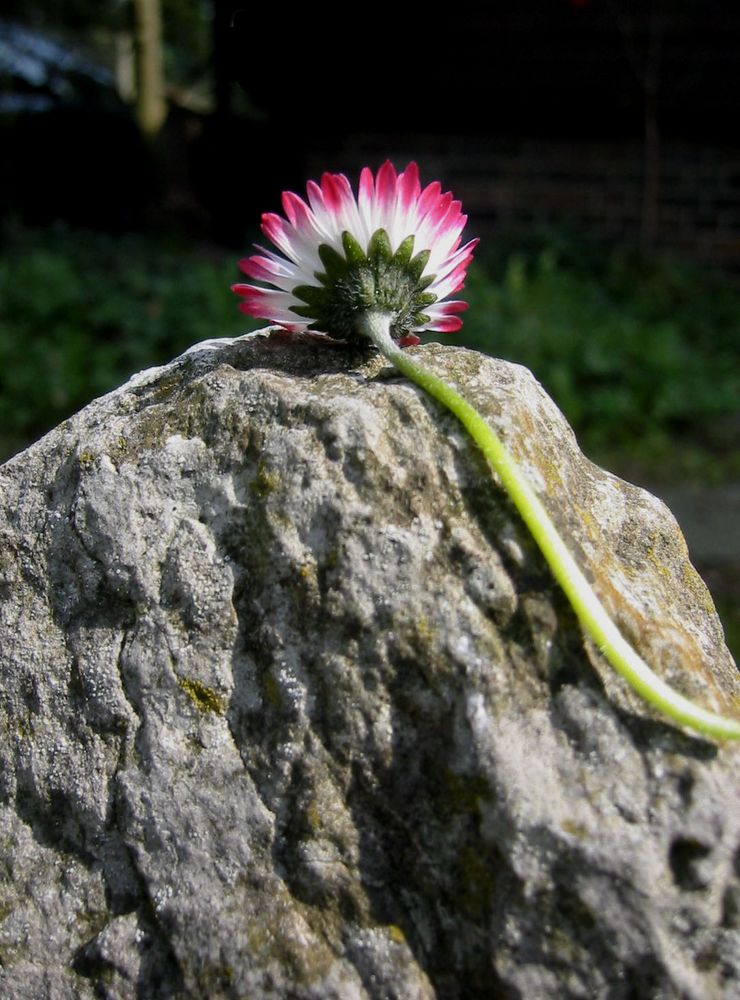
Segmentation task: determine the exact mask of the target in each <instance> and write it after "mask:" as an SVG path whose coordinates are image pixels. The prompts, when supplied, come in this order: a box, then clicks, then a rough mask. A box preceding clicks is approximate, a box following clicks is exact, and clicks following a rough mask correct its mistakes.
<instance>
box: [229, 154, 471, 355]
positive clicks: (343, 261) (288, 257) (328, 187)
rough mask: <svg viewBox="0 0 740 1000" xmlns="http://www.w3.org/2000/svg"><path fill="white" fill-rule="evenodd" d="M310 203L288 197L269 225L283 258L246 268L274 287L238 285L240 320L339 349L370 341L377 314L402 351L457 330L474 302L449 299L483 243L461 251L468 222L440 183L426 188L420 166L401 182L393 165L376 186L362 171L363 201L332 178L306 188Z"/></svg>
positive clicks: (265, 258) (245, 263) (258, 258)
mask: <svg viewBox="0 0 740 1000" xmlns="http://www.w3.org/2000/svg"><path fill="white" fill-rule="evenodd" d="M307 198H308V200H307V202H306V201H304V200H303V199H302V198H299V197H298V195H296V194H293V193H292V192H291V191H285V192H284V193H283V198H282V203H283V211H284V213H285V217H282V216H280V215H276V214H274V213H271V212H268V213H265V215H263V216H262V232H263V233H264V234H265V236H266V237H267V238H268V239H269V240H270V241H271V242H272V243H273V244H274V245H275V246H276V247H277V249H278V250H279V251H280V253H279V254H278V253H274V252H273V251H272V250H265V249H262V248H261V247H258V248H257V249H259V250H260V251H261V252H260V253H259V254H255V255H254V256H252V257H247V258H246V259H245V260H242V261H240V264H239V266H240V267H241V269H242V271H244V273H245V274H246V275H248V277H250V278H253V279H255V280H257V281H260V282H264V283H265V284H267V285H268V286H272V287H267V288H265V287H261V286H259V285H245V284H238V285H233V286H232V290H233V291H234V292H236V293H237V294H238V295H241V296H243V301H242V302H241V303H240V308H241V309H242V311H243V312H245V313H247V314H248V315H250V316H257V317H261V318H263V319H268V320H271V321H272V322H273V323H277V324H279V325H280V326H283V327H285V328H286V329H288V330H292V331H299V330H305V329H311V330H320V331H321V332H323V333H326V334H328V335H329V336H331V337H336V338H338V339H340V340H354V339H357V338H362V337H365V336H367V334H366V332H365V331H364V330H363V318H364V317H365V316H366V315H367V314H368V313H375V314H379V313H380V314H384V315H385V316H387V317H388V318H389V322H390V334H391V337H392V338H393V340H395V341H396V342H397V343H400V344H401V345H403V346H405V345H408V344H418V343H419V338H418V336H417V334H418V333H420V332H421V331H422V330H435V331H437V332H439V333H453V332H454V331H456V330H459V329H460V327H461V326H462V320H461V319H460V317H459V316H458V315H457V314H458V313H460V312H462V311H463V310H465V309H466V308H467V303H465V302H462V301H460V300H458V299H452V300H450V299H448V296H450V295H454V294H455V293H456V292H459V291H460V289H461V288H462V287H463V284H464V281H465V272H466V270H467V267H468V264H469V263H470V259H471V257H472V253H473V248H474V247H475V246H476V244H477V243H478V240H470V242H468V243H466V244H465V245H464V246H461V243H462V239H461V234H462V231H463V228H464V226H465V223H466V222H467V216H466V215H463V214H462V212H461V205H460V202H459V201H455V200H454V199H453V197H452V195H451V194H450V193H449V192H447V193H442V187H441V185H440V183H439V181H434V182H433V183H431V184H429V185H427V187H425V188H423V189H422V187H421V184H420V183H419V169H418V167H417V165H416V164H415V163H409V165H408V166H407V167H406V169H405V170H403V171H402V172H401V173H400V174H396V171H395V169H394V168H393V165H392V164H391V163H390V162H388V161H386V163H384V164H383V166H382V167H381V168H380V170H379V171H378V173H377V177H373V173H372V171H371V170H370V169H369V168H368V167H365V168H364V169H363V171H362V173H361V174H360V183H359V191H358V194H357V196H355V194H354V192H353V190H352V187H351V185H350V183H349V181H348V180H347V178H346V177H345V176H344V174H329V173H326V174H324V175H323V177H322V178H321V183H320V184H317V183H316V182H315V181H309V182H308V184H307Z"/></svg>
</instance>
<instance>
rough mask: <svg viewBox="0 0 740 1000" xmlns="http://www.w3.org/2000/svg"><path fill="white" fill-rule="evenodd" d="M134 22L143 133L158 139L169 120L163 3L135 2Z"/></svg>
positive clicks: (151, 0)
mask: <svg viewBox="0 0 740 1000" xmlns="http://www.w3.org/2000/svg"><path fill="white" fill-rule="evenodd" d="M134 21H135V30H136V116H137V118H138V121H139V126H140V128H141V130H142V132H143V133H144V134H145V135H148V136H154V135H156V134H157V132H159V130H160V128H161V127H162V125H163V123H164V120H165V117H166V116H167V102H166V100H165V95H164V61H163V53H162V13H161V10H160V0H134Z"/></svg>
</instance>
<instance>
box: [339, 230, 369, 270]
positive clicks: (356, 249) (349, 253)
mask: <svg viewBox="0 0 740 1000" xmlns="http://www.w3.org/2000/svg"><path fill="white" fill-rule="evenodd" d="M342 246H343V247H344V254H345V256H346V258H347V264H349V265H350V266H352V265H355V266H357V265H359V264H364V263H366V261H367V257H366V256H365V254H364V252H363V249H362V247H361V246H360V244H359V243H358V242H357V240H356V239H355V238H354V236H353V235H352V233H348V232H347V230H345V231H344V232H343V233H342Z"/></svg>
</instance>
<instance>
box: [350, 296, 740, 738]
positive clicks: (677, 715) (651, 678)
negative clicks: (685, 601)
mask: <svg viewBox="0 0 740 1000" xmlns="http://www.w3.org/2000/svg"><path fill="white" fill-rule="evenodd" d="M390 320H391V317H390V316H387V315H383V314H379V313H367V314H366V315H365V316H364V317H363V318H362V321H361V329H362V332H363V333H364V334H365V335H366V336H368V337H369V338H370V340H372V342H373V343H374V344H375V346H376V347H377V348H378V350H379V351H381V353H382V354H384V355H385V357H386V358H387V359H388V360H389V361H390V362H391V363H392V364H393V365H395V367H396V368H397V369H398V370H399V371H400V372H401V373H402V374H403V375H405V376H406V377H407V378H409V379H411V381H412V382H415V383H416V384H417V385H418V386H420V387H421V388H422V389H424V390H425V391H426V392H428V393H429V395H430V396H433V397H434V398H435V399H436V400H438V401H439V402H440V403H442V404H443V406H446V407H447V409H448V410H450V411H451V412H452V413H453V414H454V415H455V416H456V417H457V418H458V420H459V421H460V422H461V423H462V424H463V426H464V427H465V429H466V430H467V431H468V433H469V434H470V436H471V437H472V438H473V440H474V441H475V443H476V444H477V445H478V447H479V448H480V449H481V451H482V452H483V454H484V456H485V458H486V460H487V462H488V464H489V465H490V467H491V469H492V470H493V471H494V472H495V473H496V474H497V475H498V476H499V478H500V480H501V482H502V484H503V486H504V489H505V490H506V491H507V493H508V494H509V496H510V497H511V499H512V501H513V502H514V504H515V506H516V508H517V510H518V511H519V513H520V515H521V517H522V519H523V520H524V523H525V524H526V525H527V527H528V528H529V530H530V532H531V533H532V535H533V537H534V539H535V541H536V542H537V544H538V545H539V547H540V549H541V551H542V554H543V555H544V557H545V559H546V560H547V562H548V564H549V566H550V569H551V570H552V573H553V575H554V577H555V579H556V580H557V581H558V583H559V584H560V586H561V587H562V588H563V590H564V591H565V594H566V596H567V597H568V600H569V601H570V603H571V604H572V606H573V609H574V610H575V612H576V615H577V616H578V619H579V621H580V623H581V625H582V626H583V629H584V631H585V632H586V634H587V635H589V636H590V637H591V639H593V641H594V642H595V643H596V645H597V646H598V648H599V649H600V651H601V652H602V653H603V654H604V656H605V657H606V659H607V660H608V661H609V663H610V664H611V665H612V667H614V669H615V670H616V671H617V672H618V673H619V674H621V676H622V677H623V678H624V679H625V680H626V681H627V683H628V684H630V686H631V687H632V688H634V690H635V691H636V692H637V693H638V694H639V695H641V696H642V697H643V698H644V699H645V700H646V701H647V702H649V703H650V704H651V705H653V706H654V707H655V708H657V709H658V710H659V711H661V712H663V714H664V715H667V716H668V717H669V718H670V719H672V720H673V721H674V722H677V723H679V724H680V725H683V726H688V727H690V728H691V729H695V730H697V731H698V732H700V733H703V734H705V735H707V736H712V737H715V738H717V739H740V722H738V721H737V720H735V719H730V718H726V717H725V716H722V715H716V714H715V713H714V712H709V711H707V710H706V709H703V708H700V707H699V706H698V705H695V704H693V702H691V701H689V700H688V698H684V696H683V695H681V694H679V693H678V692H677V691H674V690H673V688H671V687H670V686H669V685H668V684H666V683H665V681H663V680H661V678H660V677H658V676H657V674H655V673H654V672H653V671H652V670H651V669H650V667H649V666H648V665H647V663H645V661H644V660H643V659H642V658H641V657H640V656H638V654H637V653H636V652H635V650H634V649H633V648H632V647H631V646H630V645H629V643H628V642H627V641H626V640H625V639H624V637H623V636H622V635H621V633H620V632H619V630H618V629H617V627H616V625H615V624H614V622H613V621H612V620H611V618H610V617H609V615H608V614H607V612H606V610H605V609H604V606H603V605H602V604H601V602H600V601H599V599H598V597H597V596H596V594H595V593H594V590H593V588H592V587H591V585H590V583H589V582H588V580H587V579H586V578H585V576H584V575H583V573H582V572H581V570H580V569H579V568H578V566H577V565H576V562H575V560H574V559H573V556H572V555H571V554H570V552H569V551H568V548H567V547H566V545H565V542H564V541H563V539H562V538H561V537H560V535H559V533H558V531H557V528H556V527H555V525H554V524H553V522H552V521H551V520H550V517H549V515H548V513H547V511H546V510H545V508H544V507H543V506H542V504H541V502H540V500H539V499H538V497H537V496H536V494H535V492H534V490H533V489H532V487H531V486H530V485H529V483H528V481H527V479H526V477H525V475H524V473H523V472H522V470H521V469H520V468H519V466H518V465H517V463H516V462H515V460H514V458H513V457H512V455H511V454H510V453H509V451H508V450H507V449H506V447H505V446H504V444H503V443H502V442H501V440H500V439H499V437H498V435H497V434H496V433H495V432H494V431H493V430H492V429H491V428H490V427H489V425H488V424H487V423H486V421H485V420H484V419H483V417H482V416H481V415H480V414H479V413H478V411H477V410H476V409H475V408H474V407H472V406H471V405H470V404H469V403H468V402H466V400H464V399H463V398H462V396H461V395H460V394H459V393H458V392H456V391H455V390H454V389H453V388H452V386H450V385H448V384H447V383H446V382H445V381H443V380H442V379H440V378H438V377H437V376H436V375H434V374H433V373H432V372H431V371H429V369H428V368H426V367H425V366H424V365H422V364H420V363H419V362H418V361H416V360H415V359H414V358H412V357H411V356H410V355H408V354H405V353H404V352H403V351H402V350H401V349H400V348H399V347H398V346H397V345H396V344H395V343H394V342H393V340H392V338H391V335H390Z"/></svg>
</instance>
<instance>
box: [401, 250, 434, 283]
mask: <svg viewBox="0 0 740 1000" xmlns="http://www.w3.org/2000/svg"><path fill="white" fill-rule="evenodd" d="M430 256H431V252H430V251H429V250H422V251H420V253H417V255H416V256H415V257H413V258H412V259H411V260H410V261H409V262H408V264H407V265H406V272H407V273H408V274H409V275H410V276H411V277H412V278H413V279H414V281H416V282H418V281H419V278H421V272H422V271H423V270H424V268H425V267H426V266H427V264H428V263H429V258H430Z"/></svg>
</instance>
